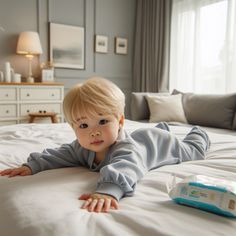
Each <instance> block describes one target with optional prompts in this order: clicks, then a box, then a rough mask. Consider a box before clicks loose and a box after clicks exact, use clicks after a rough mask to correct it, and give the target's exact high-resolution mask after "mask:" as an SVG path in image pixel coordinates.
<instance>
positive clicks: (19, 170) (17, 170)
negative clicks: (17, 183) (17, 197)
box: [9, 169, 22, 177]
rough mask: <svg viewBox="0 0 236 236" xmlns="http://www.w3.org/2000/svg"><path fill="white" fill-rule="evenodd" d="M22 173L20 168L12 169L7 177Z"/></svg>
mask: <svg viewBox="0 0 236 236" xmlns="http://www.w3.org/2000/svg"><path fill="white" fill-rule="evenodd" d="M21 173H22V170H21V169H14V170H12V172H11V173H10V174H9V177H14V176H16V175H20V174H21Z"/></svg>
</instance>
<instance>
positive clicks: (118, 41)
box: [115, 37, 128, 55]
mask: <svg viewBox="0 0 236 236" xmlns="http://www.w3.org/2000/svg"><path fill="white" fill-rule="evenodd" d="M115 53H116V54H123V55H125V54H128V39H127V38H121V37H115Z"/></svg>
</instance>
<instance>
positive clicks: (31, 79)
mask: <svg viewBox="0 0 236 236" xmlns="http://www.w3.org/2000/svg"><path fill="white" fill-rule="evenodd" d="M26 82H27V83H34V78H33V77H27V78H26Z"/></svg>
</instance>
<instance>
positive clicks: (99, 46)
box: [95, 35, 108, 53]
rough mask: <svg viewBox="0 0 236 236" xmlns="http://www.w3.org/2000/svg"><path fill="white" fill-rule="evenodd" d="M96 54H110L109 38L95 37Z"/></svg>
mask: <svg viewBox="0 0 236 236" xmlns="http://www.w3.org/2000/svg"><path fill="white" fill-rule="evenodd" d="M95 52H98V53H108V37H107V36H104V35H95Z"/></svg>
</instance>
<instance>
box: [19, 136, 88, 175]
mask: <svg viewBox="0 0 236 236" xmlns="http://www.w3.org/2000/svg"><path fill="white" fill-rule="evenodd" d="M82 155H83V149H82V147H81V146H80V145H79V143H78V141H77V140H75V141H74V142H72V143H71V144H63V145H62V146H61V147H59V148H55V149H45V150H44V151H43V152H42V153H38V152H34V153H31V154H30V156H29V158H28V162H27V163H25V164H23V165H24V166H28V167H29V168H30V169H31V170H32V173H33V174H36V173H38V172H40V171H43V170H49V169H56V168H62V167H74V166H79V165H84V163H81V160H82V159H83V158H81V156H82Z"/></svg>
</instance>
